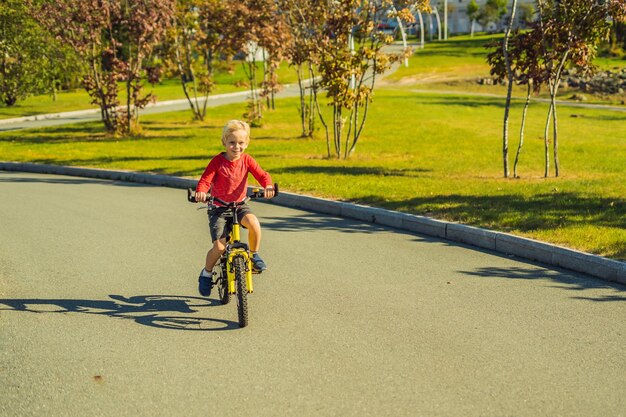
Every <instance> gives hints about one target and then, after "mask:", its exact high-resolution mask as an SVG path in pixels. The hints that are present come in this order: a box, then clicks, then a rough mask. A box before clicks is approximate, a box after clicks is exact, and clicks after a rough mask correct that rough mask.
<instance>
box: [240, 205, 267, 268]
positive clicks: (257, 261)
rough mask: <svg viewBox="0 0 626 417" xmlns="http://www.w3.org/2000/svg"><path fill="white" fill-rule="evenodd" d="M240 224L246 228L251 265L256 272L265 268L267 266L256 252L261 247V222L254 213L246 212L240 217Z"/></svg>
mask: <svg viewBox="0 0 626 417" xmlns="http://www.w3.org/2000/svg"><path fill="white" fill-rule="evenodd" d="M241 224H242V225H243V226H245V228H246V229H248V244H249V245H250V251H251V252H252V267H253V269H254V270H255V271H256V272H263V271H265V270H266V269H267V266H266V265H265V262H263V259H261V257H260V256H259V254H258V253H257V252H258V250H259V248H260V247H261V224H260V223H259V219H257V217H256V216H255V215H254V214H252V213H248V214H246V215H245V216H243V217H242V218H241Z"/></svg>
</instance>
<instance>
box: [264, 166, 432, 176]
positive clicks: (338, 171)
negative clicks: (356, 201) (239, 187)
mask: <svg viewBox="0 0 626 417" xmlns="http://www.w3.org/2000/svg"><path fill="white" fill-rule="evenodd" d="M424 172H430V170H427V169H422V168H399V169H393V168H383V167H347V166H315V165H303V166H294V167H286V168H277V169H273V170H272V173H273V174H276V175H278V174H314V175H319V174H327V175H354V176H357V175H374V176H377V177H418V176H419V175H418V174H421V173H424Z"/></svg>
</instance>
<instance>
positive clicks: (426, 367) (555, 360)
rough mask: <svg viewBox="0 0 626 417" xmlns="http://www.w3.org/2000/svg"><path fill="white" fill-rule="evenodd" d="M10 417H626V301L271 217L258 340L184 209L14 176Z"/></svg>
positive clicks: (350, 231)
mask: <svg viewBox="0 0 626 417" xmlns="http://www.w3.org/2000/svg"><path fill="white" fill-rule="evenodd" d="M0 192H1V195H2V198H1V199H0V236H1V239H0V387H2V389H1V390H0V416H3V417H4V416H41V415H45V416H49V417H54V416H77V415H80V416H178V415H185V416H207V415H223V416H246V415H248V416H278V415H292V416H335V415H336V416H402V415H406V416H429V417H431V416H463V417H468V416H493V417H496V416H529V417H530V416H532V417H538V416H550V417H553V416H586V417H590V416H598V417H600V416H601V417H610V416H624V415H625V411H624V410H626V395H625V394H626V358H625V356H624V354H623V348H624V340H626V321H625V320H624V317H626V287H624V286H621V285H618V284H611V283H608V282H605V281H600V280H596V279H593V278H589V277H586V276H582V275H577V274H572V273H568V272H563V271H560V270H554V269H546V268H544V267H541V266H538V265H535V264H531V263H524V262H520V261H518V260H513V259H509V258H506V257H502V256H497V255H494V254H491V253H488V252H482V251H478V250H473V249H469V248H466V247H463V246H460V245H454V244H451V243H450V242H444V241H440V240H436V239H431V238H425V237H422V236H418V235H413V234H408V233H403V232H400V231H398V230H394V229H389V228H384V227H380V226H376V225H371V224H364V223H360V222H356V221H350V220H342V219H339V218H334V217H328V216H324V215H319V214H314V213H310V212H305V211H298V210H292V209H287V208H283V207H278V206H274V205H271V204H266V203H256V202H255V203H253V204H254V210H255V211H256V212H257V214H258V215H259V217H260V219H261V222H262V224H263V225H264V243H263V250H262V253H263V255H264V257H265V259H266V261H267V262H268V264H269V267H270V270H269V271H268V272H266V273H264V274H263V275H261V276H259V277H258V279H256V281H255V289H256V292H255V293H254V294H253V295H251V296H250V304H251V323H250V326H249V327H247V328H245V329H238V328H237V326H236V311H235V307H234V305H228V306H220V305H219V304H218V302H217V301H216V299H215V297H214V296H213V297H211V298H208V299H205V298H201V297H199V296H198V295H197V292H196V291H197V290H196V285H197V281H196V280H197V274H198V271H199V269H200V267H201V264H202V262H203V257H204V252H205V249H206V247H207V245H208V242H207V230H206V229H207V226H206V217H205V216H206V215H205V213H204V212H203V211H197V210H196V207H195V206H194V205H191V204H189V203H186V201H185V192H184V191H182V190H176V189H169V188H159V187H151V186H144V185H138V184H129V183H119V182H110V181H104V180H96V179H86V178H76V177H63V176H52V175H39V174H20V173H6V172H0Z"/></svg>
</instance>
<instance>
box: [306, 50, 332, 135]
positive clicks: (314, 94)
mask: <svg viewBox="0 0 626 417" xmlns="http://www.w3.org/2000/svg"><path fill="white" fill-rule="evenodd" d="M309 79H310V81H309V82H310V83H311V84H310V86H309V88H310V89H311V90H310V94H309V137H313V132H314V131H315V117H314V116H313V104H314V103H315V105H317V81H316V80H315V71H314V70H313V63H312V62H309ZM320 117H321V116H320ZM324 128H325V129H326V135H328V127H327V126H326V124H324Z"/></svg>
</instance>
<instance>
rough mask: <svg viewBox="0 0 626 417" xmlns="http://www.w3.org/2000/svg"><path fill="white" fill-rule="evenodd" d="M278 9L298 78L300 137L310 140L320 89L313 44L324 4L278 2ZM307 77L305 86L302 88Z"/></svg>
mask: <svg viewBox="0 0 626 417" xmlns="http://www.w3.org/2000/svg"><path fill="white" fill-rule="evenodd" d="M279 7H280V10H282V11H283V13H285V15H286V19H285V21H286V23H287V25H288V27H289V30H290V32H291V42H289V44H288V47H287V50H286V55H287V57H288V60H289V63H290V64H291V65H293V66H294V67H295V68H296V74H297V76H298V87H299V91H300V108H299V111H300V124H301V127H302V133H301V136H302V137H312V136H313V131H314V128H315V112H314V109H316V108H317V106H318V101H317V91H318V87H319V86H318V81H317V78H316V70H315V66H316V65H317V63H318V62H319V59H318V57H317V54H316V51H317V50H316V46H315V45H316V42H317V40H318V39H319V37H320V36H321V33H322V29H323V22H324V18H325V9H324V6H323V2H319V1H317V0H280V3H279ZM306 78H308V83H309V86H308V87H307V86H306V85H305V79H306ZM307 89H308V91H309V93H308V97H307V92H306V90H307Z"/></svg>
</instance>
